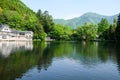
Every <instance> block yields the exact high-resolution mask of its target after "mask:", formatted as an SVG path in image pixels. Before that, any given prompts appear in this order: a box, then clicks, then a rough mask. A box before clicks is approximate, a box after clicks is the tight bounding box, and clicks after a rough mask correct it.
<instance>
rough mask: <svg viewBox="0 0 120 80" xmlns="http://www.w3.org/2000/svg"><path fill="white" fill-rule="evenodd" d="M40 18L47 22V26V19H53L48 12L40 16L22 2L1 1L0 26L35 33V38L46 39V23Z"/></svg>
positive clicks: (12, 0) (15, 0)
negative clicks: (4, 25)
mask: <svg viewBox="0 0 120 80" xmlns="http://www.w3.org/2000/svg"><path fill="white" fill-rule="evenodd" d="M46 16H48V17H46ZM39 17H42V18H41V21H42V22H43V21H44V22H46V24H47V21H46V19H45V18H50V19H51V16H50V17H49V14H48V13H47V11H46V12H45V13H42V12H41V15H40V16H38V15H37V14H36V13H35V12H33V11H32V10H31V9H30V8H28V7H27V6H26V5H25V4H24V3H23V2H21V1H20V0H0V24H8V25H9V26H10V27H11V28H14V29H17V30H30V31H33V32H34V38H36V39H44V38H45V35H46V34H45V32H44V25H45V23H42V22H41V21H40V20H39ZM50 19H47V20H50ZM51 23H52V19H51ZM47 26H49V25H47Z"/></svg>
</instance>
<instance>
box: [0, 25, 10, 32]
mask: <svg viewBox="0 0 120 80" xmlns="http://www.w3.org/2000/svg"><path fill="white" fill-rule="evenodd" d="M4 27H8V28H9V26H8V25H6V24H1V25H0V31H1V30H2V29H3V28H4ZM9 29H10V28H9ZM10 30H11V29H10Z"/></svg>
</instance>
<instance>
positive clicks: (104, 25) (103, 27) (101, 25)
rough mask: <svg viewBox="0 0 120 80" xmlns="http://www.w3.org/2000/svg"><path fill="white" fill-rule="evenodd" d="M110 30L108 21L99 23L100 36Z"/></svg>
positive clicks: (104, 20) (103, 20)
mask: <svg viewBox="0 0 120 80" xmlns="http://www.w3.org/2000/svg"><path fill="white" fill-rule="evenodd" d="M108 28H109V22H108V21H107V19H103V18H102V20H101V22H100V23H98V34H99V35H100V36H101V35H102V33H103V32H104V31H106V30H107V29H108Z"/></svg>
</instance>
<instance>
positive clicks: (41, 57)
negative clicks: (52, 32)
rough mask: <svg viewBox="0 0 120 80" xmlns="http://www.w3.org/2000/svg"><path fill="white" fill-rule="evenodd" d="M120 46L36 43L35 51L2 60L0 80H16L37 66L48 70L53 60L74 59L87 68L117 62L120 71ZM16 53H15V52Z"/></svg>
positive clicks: (19, 52) (18, 52) (22, 51)
mask: <svg viewBox="0 0 120 80" xmlns="http://www.w3.org/2000/svg"><path fill="white" fill-rule="evenodd" d="M46 44H47V46H46ZM117 51H119V52H120V49H119V46H118V47H116V46H115V45H114V44H109V45H108V44H105V43H93V42H87V43H85V42H79V43H78V42H76V43H72V42H49V43H45V42H44V43H42V42H34V47H33V50H32V51H30V50H19V51H17V52H16V54H10V56H9V57H7V58H1V59H0V79H2V80H14V79H15V78H18V77H21V76H22V74H23V73H25V72H27V71H28V69H31V68H32V67H34V66H35V65H37V68H38V70H39V71H40V70H41V69H44V70H47V69H48V67H49V66H50V65H51V64H52V61H53V58H57V59H61V58H72V59H73V60H75V61H79V62H81V63H82V64H83V65H85V66H88V67H89V66H91V65H92V66H94V65H97V64H98V63H100V62H101V63H102V62H106V61H107V60H113V61H117V64H118V68H119V70H120V57H119V55H120V54H118V53H119V52H117ZM13 53H15V52H13ZM12 74H13V75H12Z"/></svg>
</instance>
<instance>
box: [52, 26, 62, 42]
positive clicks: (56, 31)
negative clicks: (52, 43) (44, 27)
mask: <svg viewBox="0 0 120 80" xmlns="http://www.w3.org/2000/svg"><path fill="white" fill-rule="evenodd" d="M50 36H51V38H53V39H56V40H61V39H63V36H64V27H63V25H61V24H56V25H55V26H54V27H53V29H52V31H51V32H50Z"/></svg>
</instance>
